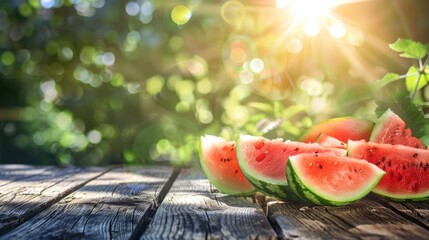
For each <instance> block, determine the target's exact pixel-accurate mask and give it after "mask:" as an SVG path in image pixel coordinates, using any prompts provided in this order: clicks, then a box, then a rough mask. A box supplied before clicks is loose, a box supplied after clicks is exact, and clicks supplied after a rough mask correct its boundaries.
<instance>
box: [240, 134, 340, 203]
mask: <svg viewBox="0 0 429 240" xmlns="http://www.w3.org/2000/svg"><path fill="white" fill-rule="evenodd" d="M322 152H333V153H335V154H337V155H345V154H346V150H344V149H338V148H328V147H323V146H320V145H319V144H317V143H309V144H307V143H302V142H293V141H285V142H284V141H283V140H282V139H273V140H269V139H266V138H263V137H256V136H249V135H241V136H240V139H239V141H238V142H237V157H238V163H239V165H240V168H241V170H242V171H243V173H244V175H245V176H246V178H247V179H248V180H249V181H250V182H251V183H252V184H253V185H254V186H256V188H257V189H258V190H259V191H261V192H262V193H264V194H266V195H269V196H272V197H275V198H278V199H281V200H284V199H296V197H294V195H293V193H292V192H291V191H290V189H289V187H288V184H287V179H286V174H285V172H286V162H287V160H288V158H289V156H293V155H297V154H300V153H322Z"/></svg>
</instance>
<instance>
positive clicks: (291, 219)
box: [267, 200, 356, 239]
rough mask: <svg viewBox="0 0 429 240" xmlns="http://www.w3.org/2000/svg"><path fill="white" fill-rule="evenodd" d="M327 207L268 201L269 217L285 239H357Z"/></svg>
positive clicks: (345, 224)
mask: <svg viewBox="0 0 429 240" xmlns="http://www.w3.org/2000/svg"><path fill="white" fill-rule="evenodd" d="M325 210H326V207H322V206H309V205H307V204H302V203H295V202H283V201H276V200H268V201H267V215H268V218H269V220H270V222H271V223H272V225H273V226H274V227H275V228H276V230H277V232H278V233H279V235H280V236H281V238H284V239H295V238H296V239H356V236H355V235H354V234H352V233H350V232H348V229H349V228H350V225H348V224H347V223H345V222H343V221H341V219H338V218H337V217H335V216H333V215H331V214H329V213H327V212H326V211H325Z"/></svg>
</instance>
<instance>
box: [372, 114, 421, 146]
mask: <svg viewBox="0 0 429 240" xmlns="http://www.w3.org/2000/svg"><path fill="white" fill-rule="evenodd" d="M370 141H371V142H376V143H389V144H400V145H405V146H410V147H414V148H424V144H423V143H422V142H421V141H420V140H419V139H418V138H416V137H413V134H412V132H411V129H409V128H407V127H406V125H405V122H404V121H403V120H402V119H401V118H400V117H399V116H398V115H396V114H395V113H394V112H393V111H392V110H390V108H389V109H387V110H386V112H384V113H383V115H381V116H380V118H379V119H377V121H376V122H375V126H374V129H373V130H372V133H371V137H370Z"/></svg>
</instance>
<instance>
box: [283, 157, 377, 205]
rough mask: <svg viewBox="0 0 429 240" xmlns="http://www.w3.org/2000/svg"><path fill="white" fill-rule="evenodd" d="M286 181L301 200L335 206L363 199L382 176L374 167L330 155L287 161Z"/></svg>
mask: <svg viewBox="0 0 429 240" xmlns="http://www.w3.org/2000/svg"><path fill="white" fill-rule="evenodd" d="M286 171H287V173H286V175H287V180H288V183H289V186H290V188H291V189H292V191H293V192H294V193H295V195H296V196H299V197H300V198H301V199H303V200H305V201H307V202H310V203H313V204H317V205H332V206H339V205H345V204H349V203H352V202H354V201H356V200H359V199H361V198H363V197H364V196H365V195H367V194H368V193H369V192H370V191H371V190H372V189H373V188H374V186H375V185H376V184H377V183H378V182H379V181H380V178H381V177H382V176H383V175H384V174H385V172H384V171H382V170H381V169H379V168H378V167H376V166H375V165H374V164H371V163H368V162H367V161H363V160H362V159H355V158H350V157H340V156H337V155H335V154H333V153H316V154H315V153H304V154H299V155H296V156H291V157H289V160H288V162H287V170H286Z"/></svg>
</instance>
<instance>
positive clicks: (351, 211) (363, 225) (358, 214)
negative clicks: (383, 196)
mask: <svg viewBox="0 0 429 240" xmlns="http://www.w3.org/2000/svg"><path fill="white" fill-rule="evenodd" d="M327 212H329V213H330V214H332V215H334V216H336V217H338V218H340V219H341V220H343V221H344V222H346V223H348V224H349V225H351V226H352V227H351V228H350V229H349V232H351V233H354V234H357V235H358V236H367V237H368V238H379V239H428V237H429V231H428V230H426V229H424V228H422V227H421V226H419V225H417V224H415V223H414V222H412V221H409V220H408V219H406V218H404V217H403V216H401V215H399V214H397V213H395V212H394V211H392V210H390V209H389V208H386V207H384V206H383V205H381V204H379V203H377V202H375V201H373V200H370V199H368V198H365V199H362V200H360V201H358V202H356V203H354V204H352V205H350V206H343V207H338V208H329V209H327Z"/></svg>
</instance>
